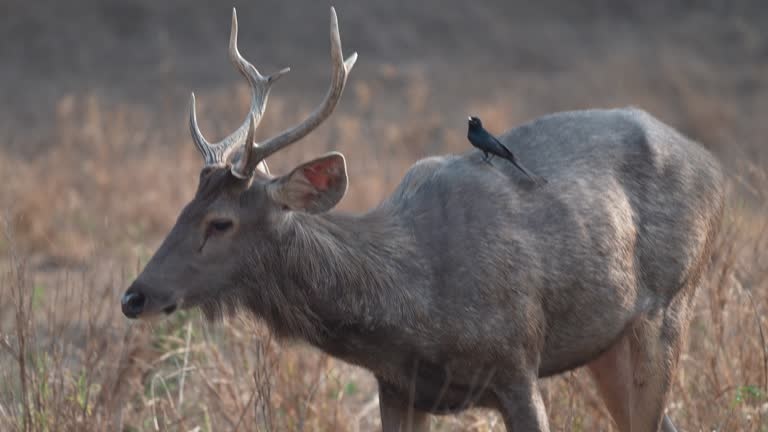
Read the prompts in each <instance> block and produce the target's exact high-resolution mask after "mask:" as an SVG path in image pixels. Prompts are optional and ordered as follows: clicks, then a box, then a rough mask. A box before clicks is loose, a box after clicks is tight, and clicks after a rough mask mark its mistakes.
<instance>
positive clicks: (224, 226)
mask: <svg viewBox="0 0 768 432" xmlns="http://www.w3.org/2000/svg"><path fill="white" fill-rule="evenodd" d="M231 228H232V221H231V220H229V219H214V220H212V221H210V222H208V233H209V234H221V233H224V232H226V231H229V229H231Z"/></svg>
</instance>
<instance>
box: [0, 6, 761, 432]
mask: <svg viewBox="0 0 768 432" xmlns="http://www.w3.org/2000/svg"><path fill="white" fill-rule="evenodd" d="M333 4H334V6H335V7H336V9H337V13H338V16H339V24H340V29H341V39H342V44H343V47H344V51H345V53H346V54H347V55H348V54H350V53H351V52H352V51H357V52H358V53H359V54H360V58H359V60H358V62H357V65H356V66H355V68H354V69H353V71H352V74H351V77H350V80H349V82H348V86H347V88H346V90H345V93H344V96H343V98H342V101H341V103H340V104H339V106H338V108H337V110H336V112H335V113H334V115H333V116H332V117H331V118H330V119H329V120H328V121H327V122H326V123H325V124H324V125H323V126H322V127H320V128H319V129H318V130H317V131H315V132H314V133H313V134H312V135H310V136H309V137H307V138H306V139H305V140H304V141H303V142H302V143H301V144H298V145H296V146H292V147H291V148H289V149H288V150H286V151H284V152H282V153H280V154H278V155H276V156H274V157H272V158H271V159H270V161H269V162H270V167H271V169H272V171H274V172H277V173H284V172H286V171H288V170H290V169H291V168H292V167H293V166H294V165H296V164H298V163H300V162H303V161H305V160H307V159H309V158H312V157H315V156H317V155H319V154H321V153H323V152H326V151H328V150H339V151H342V152H343V153H344V154H345V155H346V156H347V161H348V164H349V170H350V190H349V192H348V194H347V196H346V197H345V199H344V200H343V201H342V203H341V208H342V209H343V210H351V211H358V210H364V209H366V208H369V207H371V206H373V205H375V204H376V203H378V202H379V201H380V200H381V199H382V198H383V197H385V196H386V195H387V194H388V193H389V192H390V191H391V190H392V189H393V188H394V187H395V186H396V185H397V183H398V182H399V180H400V178H401V177H402V175H403V173H404V172H405V171H406V170H407V169H408V167H409V166H410V165H411V164H412V163H413V162H415V161H416V160H417V159H419V158H421V157H424V156H427V155H431V154H440V153H447V152H460V151H464V150H465V149H467V148H468V143H467V142H466V138H465V135H466V117H467V115H469V114H475V115H479V116H480V117H481V118H482V119H483V120H484V123H485V125H486V127H487V128H488V129H489V130H491V131H492V132H494V133H497V134H500V133H502V132H504V131H506V130H508V129H511V128H513V127H515V126H517V125H520V124H522V123H524V122H526V121H528V120H531V119H533V118H535V117H537V116H539V115H543V114H546V113H550V112H554V111H561V110H572V109H582V108H602V107H620V106H627V105H634V106H638V107H640V108H643V109H645V110H647V111H649V112H651V113H652V114H653V115H655V116H656V117H658V118H660V119H661V120H663V121H665V122H666V123H668V124H670V125H672V126H674V127H676V128H678V129H679V130H681V131H682V132H683V133H685V134H686V135H688V136H690V137H691V138H693V139H695V140H697V141H699V142H701V143H702V145H704V146H705V147H707V148H708V149H710V150H711V151H712V152H713V153H715V154H716V155H717V156H718V157H719V158H720V159H721V160H722V161H723V163H724V165H725V166H726V171H727V173H728V177H729V191H730V193H729V204H728V210H727V214H726V220H725V221H724V227H723V230H722V235H721V238H720V239H719V243H718V248H717V251H716V253H715V257H714V258H713V262H712V265H711V266H710V267H711V268H710V270H709V272H708V274H707V278H706V281H705V283H704V284H703V285H702V287H701V289H700V291H699V294H698V297H697V306H696V311H695V318H694V322H693V325H692V328H691V332H690V346H689V347H688V349H687V351H686V352H685V353H684V355H683V357H682V360H681V370H680V372H679V373H678V376H677V377H676V380H675V388H674V392H673V395H672V400H671V401H670V404H669V412H670V415H671V416H672V418H673V419H674V420H675V422H676V424H677V425H678V427H679V428H681V429H682V430H721V431H729V430H740V431H741V430H744V431H765V430H768V398H766V391H768V354H766V350H767V349H768V347H766V342H765V337H764V331H766V327H765V326H766V322H765V318H764V316H765V315H766V312H768V259H766V258H765V256H764V253H763V251H764V250H765V247H766V245H767V244H768V220H767V218H766V214H768V213H766V210H768V206H767V204H768V200H767V199H766V198H767V195H766V190H768V189H767V188H766V186H768V178H767V177H766V157H768V151H767V150H768V143H767V142H766V137H768V122H767V121H766V120H765V118H766V113H767V112H768V7H766V5H765V3H764V2H763V1H759V0H737V1H720V0H702V1H688V0H677V1H645V2H634V1H625V0H618V1H608V0H585V1H580V2H569V1H556V0H543V1H539V2H535V4H534V3H532V2H523V1H487V2H482V3H480V2H467V1H456V0H424V1H420V2H415V1H402V0H391V1H388V2H373V1H360V0H357V1H353V0H339V1H337V2H334V3H333ZM329 5H330V3H328V2H324V1H310V0H296V1H285V0H282V1H278V0H250V1H235V2H220V1H204V0H193V1H180V0H168V1H164V2H157V1H150V0H123V1H105V0H102V1H97V0H70V1H67V2H61V1H37V2H27V1H21V0H0V209H2V212H3V213H2V215H0V218H1V219H0V220H2V221H3V229H2V235H1V236H0V276H1V277H2V278H0V430H125V431H144V430H185V431H190V430H199V431H205V430H298V429H303V430H329V431H331V430H332V431H336V430H349V431H358V430H360V431H367V430H376V427H378V426H377V422H378V405H377V400H376V398H375V391H374V386H373V382H372V380H371V378H370V377H369V376H368V374H367V373H365V372H364V371H361V370H359V369H355V368H352V367H350V366H347V365H344V364H342V363H340V362H337V361H334V360H332V359H329V358H327V357H325V356H323V355H320V354H318V353H316V352H315V351H313V350H311V349H308V348H306V347H302V346H286V345H279V344H276V343H274V341H272V340H271V338H270V337H269V335H268V334H267V333H265V332H264V331H263V329H262V328H261V327H260V325H259V324H258V323H252V322H250V321H248V320H246V319H244V318H236V319H233V320H230V321H228V322H225V323H220V324H215V325H209V324H205V323H204V322H203V321H202V320H201V319H200V317H199V316H198V314H197V313H196V312H194V311H192V312H184V313H178V314H176V315H174V316H173V318H172V319H170V320H165V321H162V322H158V323H154V324H152V325H147V324H132V323H127V322H126V320H125V319H123V318H122V316H121V315H120V313H119V304H118V299H119V296H120V294H121V293H122V291H123V290H124V288H125V287H126V286H127V284H128V283H129V281H130V280H131V279H132V278H133V277H134V276H135V275H136V273H137V271H138V270H139V269H140V268H141V266H142V265H143V263H145V262H146V260H147V259H148V258H149V256H151V254H152V252H153V251H154V249H155V248H156V246H157V245H158V244H159V241H160V240H162V238H163V236H164V234H165V233H166V232H167V230H168V229H169V228H170V227H171V226H172V224H173V222H174V220H175V218H176V216H177V215H178V212H179V211H180V209H181V207H182V206H183V205H184V204H185V203H186V202H187V201H188V200H189V199H190V198H191V197H192V195H193V193H194V190H195V188H196V186H197V175H198V173H199V169H200V167H201V159H200V157H199V155H198V154H197V152H196V150H195V149H194V146H193V145H192V141H191V139H190V137H189V134H188V129H187V124H186V116H187V109H188V103H189V94H190V92H191V91H193V90H194V91H195V93H196V95H197V98H198V119H199V122H200V125H201V129H202V131H203V134H204V135H206V137H208V138H209V140H218V139H220V138H221V137H223V136H224V135H226V134H228V133H230V132H231V131H232V130H233V129H234V128H235V127H237V126H238V125H239V124H240V123H241V122H242V121H243V117H244V115H245V113H246V112H247V107H248V103H249V95H248V91H247V87H246V86H245V85H244V83H243V82H242V79H241V77H240V75H239V74H237V73H236V72H235V70H234V69H233V68H232V67H231V65H230V64H229V61H228V59H227V53H226V47H227V40H228V37H229V25H230V14H231V7H232V6H236V7H237V10H238V17H239V22H240V36H239V46H240V51H241V53H242V54H243V55H244V56H245V57H246V58H247V59H248V60H250V61H251V62H252V63H254V64H255V65H256V67H257V68H259V69H260V71H261V72H262V73H271V72H274V71H276V70H278V69H280V68H283V67H286V66H290V67H291V68H292V71H291V72H290V74H288V75H287V76H286V77H285V78H283V79H282V80H281V81H280V82H279V83H278V84H276V85H275V87H274V88H273V90H272V93H271V97H270V101H269V106H268V107H267V110H266V115H265V117H264V121H263V122H262V123H261V126H260V128H259V130H258V136H259V137H261V138H264V137H267V136H270V135H272V134H275V133H278V132H279V131H281V130H282V129H284V128H286V127H289V126H292V125H294V124H295V123H297V122H299V121H300V120H301V119H302V118H303V117H304V116H305V115H307V114H308V113H309V112H310V111H311V110H312V109H313V108H314V107H315V106H316V105H317V104H318V103H319V101H320V100H321V98H322V97H323V95H324V93H325V91H326V89H327V85H328V82H329V71H330V68H329V41H328V14H329V11H328V7H329ZM542 386H544V388H545V389H546V390H547V406H548V409H549V411H550V418H551V422H552V428H553V430H613V426H612V425H611V422H610V420H609V418H608V416H607V414H606V411H605V409H604V408H603V407H602V405H601V402H599V399H598V398H597V397H596V395H595V392H594V390H593V389H592V384H591V382H590V381H589V377H588V376H587V374H586V373H584V372H581V371H577V372H572V373H569V374H566V375H565V376H563V377H559V378H556V379H551V380H546V381H544V382H543V383H542ZM434 421H435V423H434V424H435V428H436V429H437V430H446V431H448V430H451V431H453V430H476V431H490V430H501V429H500V428H501V425H500V423H499V421H498V419H497V417H496V416H495V415H494V414H493V413H489V412H485V411H472V412H469V413H467V414H465V415H462V416H459V417H455V418H454V417H444V418H439V419H435V420H434Z"/></svg>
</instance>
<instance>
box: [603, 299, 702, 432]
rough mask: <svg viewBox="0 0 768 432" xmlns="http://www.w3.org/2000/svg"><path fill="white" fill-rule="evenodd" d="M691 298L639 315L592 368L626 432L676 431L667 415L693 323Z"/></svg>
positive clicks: (611, 411)
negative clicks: (685, 340)
mask: <svg viewBox="0 0 768 432" xmlns="http://www.w3.org/2000/svg"><path fill="white" fill-rule="evenodd" d="M687 303H688V299H687V296H686V295H681V296H679V297H678V298H676V299H675V300H674V301H673V302H672V303H671V304H670V305H669V306H668V307H667V308H666V309H665V310H662V311H658V313H656V314H654V315H652V316H643V317H640V318H639V319H638V320H637V321H635V322H634V323H632V324H631V325H630V326H629V328H628V329H627V330H626V331H625V332H624V335H623V336H622V337H621V338H620V339H619V340H618V341H617V342H616V344H614V346H613V347H612V348H611V349H609V350H608V351H607V352H605V353H603V354H602V355H601V356H600V357H598V358H597V359H595V360H593V361H592V362H591V363H590V364H589V365H588V366H589V370H590V372H591V373H592V376H593V378H594V380H595V382H596V383H597V386H598V389H599V391H600V394H601V396H602V397H603V400H604V401H605V404H606V406H607V407H608V410H609V411H610V413H611V416H612V417H613V420H614V421H615V422H616V425H617V426H618V428H619V430H620V431H622V432H657V431H660V430H661V431H663V432H675V427H674V426H673V425H672V422H671V421H670V420H669V418H668V417H667V416H666V415H665V414H664V408H665V406H666V403H667V398H668V395H669V391H670V388H671V383H672V378H673V376H674V373H675V370H676V368H677V361H678V358H679V356H680V351H681V348H682V345H683V341H684V338H685V333H686V330H687V325H688V313H687V309H688V304H687Z"/></svg>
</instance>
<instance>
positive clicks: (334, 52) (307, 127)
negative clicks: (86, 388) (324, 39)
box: [251, 7, 357, 161]
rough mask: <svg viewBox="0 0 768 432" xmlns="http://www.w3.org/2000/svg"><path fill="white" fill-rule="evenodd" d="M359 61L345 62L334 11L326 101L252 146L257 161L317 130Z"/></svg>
mask: <svg viewBox="0 0 768 432" xmlns="http://www.w3.org/2000/svg"><path fill="white" fill-rule="evenodd" d="M356 61H357V53H356V52H355V53H352V55H350V56H349V57H348V58H347V59H346V60H344V57H343V55H342V51H341V37H340V36H339V22H338V19H337V18H336V10H335V9H334V8H333V7H331V63H332V72H331V85H330V87H329V88H328V93H327V94H326V95H325V99H323V102H322V103H321V104H320V106H318V107H317V108H316V109H315V110H314V111H313V112H312V113H311V114H310V115H309V116H308V117H307V118H306V119H305V120H304V121H303V122H301V123H300V124H298V125H296V126H294V127H293V128H290V129H288V130H286V131H283V132H282V133H280V134H279V135H277V136H275V137H272V138H270V139H269V140H267V141H266V142H264V143H262V144H261V145H259V146H253V148H251V151H253V152H255V153H256V155H254V156H255V157H256V160H258V161H261V160H263V159H265V158H267V157H268V156H269V155H271V154H273V153H275V152H277V151H279V150H280V149H282V148H285V147H287V146H288V145H290V144H292V143H294V142H296V141H298V140H300V139H302V138H304V137H305V136H306V135H307V134H309V133H310V132H312V131H313V130H314V129H315V128H317V127H318V126H319V125H320V124H321V123H322V122H323V121H325V119H327V118H328V116H330V115H331V113H332V112H333V110H334V109H335V108H336V105H337V104H338V102H339V99H340V98H341V94H342V92H343V90H344V85H345V84H346V81H347V77H348V76H349V72H350V70H352V67H353V66H354V65H355V62H356Z"/></svg>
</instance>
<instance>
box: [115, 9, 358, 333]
mask: <svg viewBox="0 0 768 432" xmlns="http://www.w3.org/2000/svg"><path fill="white" fill-rule="evenodd" d="M229 58H230V60H231V61H232V63H233V64H234V66H235V67H236V68H237V70H238V71H239V72H240V73H241V74H242V75H243V76H244V77H245V78H246V80H247V81H248V83H249V85H250V88H251V107H250V110H249V113H248V116H247V117H246V119H245V121H244V122H243V124H242V125H241V126H240V127H239V128H238V129H237V130H235V131H234V132H233V133H232V134H231V135H229V136H228V137H226V138H224V139H223V140H221V141H220V142H217V143H209V142H208V141H207V140H206V139H205V137H203V135H202V133H201V132H200V129H199V127H198V125H197V117H196V113H195V97H194V94H192V98H191V104H190V113H189V128H190V132H191V133H192V139H193V141H194V144H195V146H196V147H197V149H198V150H199V151H200V153H201V154H202V156H203V161H204V167H203V169H202V171H201V173H200V179H199V185H198V189H197V192H196V194H195V197H194V198H193V199H192V201H190V202H189V203H188V204H187V205H186V206H185V208H184V209H183V210H182V212H181V214H180V215H179V217H178V219H177V221H176V224H175V226H174V227H173V228H172V229H171V231H170V233H169V234H168V236H167V237H166V239H165V240H164V241H163V243H162V244H161V246H160V248H159V249H158V250H157V252H156V253H155V254H154V256H153V257H152V258H151V259H150V261H149V262H148V263H147V265H146V267H145V268H144V270H143V271H142V272H141V274H140V275H139V276H138V277H137V278H136V280H135V281H134V282H133V283H132V284H131V286H130V287H129V288H128V290H127V291H126V293H125V295H124V296H123V298H122V301H121V303H122V310H123V313H124V314H125V315H126V316H127V317H129V318H138V317H151V316H155V315H159V314H161V313H166V314H169V313H171V312H173V311H174V310H176V309H177V308H179V307H192V306H202V307H203V309H204V310H206V309H205V306H206V305H207V304H208V305H210V304H221V300H222V299H225V298H227V297H231V296H234V295H236V294H235V292H234V291H233V290H234V289H235V288H234V287H238V286H242V285H243V284H244V283H247V282H250V283H253V284H256V285H257V286H258V284H259V282H260V281H253V280H250V279H253V278H254V277H263V278H268V277H270V276H269V274H270V271H269V270H270V268H271V267H273V266H275V265H276V262H278V261H279V260H280V259H281V258H280V256H279V255H280V246H281V227H282V226H284V225H285V223H286V222H288V221H289V220H290V219H291V218H292V214H294V213H296V212H306V213H321V212H326V211H328V210H330V209H331V208H333V207H334V206H335V205H336V204H337V203H338V202H339V201H340V200H341V198H342V197H343V196H344V193H345V191H346V188H347V173H346V164H345V161H344V156H343V155H341V154H340V153H336V152H332V153H328V154H326V155H324V156H321V157H319V158H317V159H314V160H312V161H309V162H306V163H303V164H301V165H299V166H298V167H296V168H294V169H293V170H292V171H291V172H290V173H288V174H287V175H284V176H279V177H275V176H272V175H271V174H270V173H269V170H268V169H267V165H266V162H265V159H266V158H267V157H268V156H270V155H272V154H273V153H275V152H277V151H279V150H280V149H283V148H285V147H287V146H288V145H290V144H292V143H295V142H297V141H298V140H300V139H301V138H303V137H305V136H306V135H307V134H309V133H310V132H312V130H314V129H315V128H317V127H318V126H319V125H320V124H321V123H322V122H323V121H324V120H325V119H327V118H328V117H329V116H330V115H331V113H332V112H333V110H334V108H335V107H336V105H337V103H338V101H339V99H340V97H341V94H342V91H343V90H344V85H345V83H346V80H347V76H348V75H349V71H350V70H351V69H352V67H353V65H354V64H355V61H356V60H357V53H353V54H352V55H351V56H349V58H347V59H346V60H344V58H343V56H342V50H341V40H340V37H339V28H338V21H337V18H336V12H335V10H334V9H333V8H331V63H332V73H331V85H330V87H329V89H328V93H327V94H326V96H325V98H324V99H323V101H322V103H321V104H320V106H318V107H317V108H316V109H315V110H314V111H313V112H312V113H311V114H310V115H309V116H308V117H307V118H306V119H305V120H304V121H303V122H301V123H300V124H298V125H296V126H294V127H292V128H290V129H288V130H285V131H284V132H282V133H280V134H279V135H277V136H274V137H272V138H269V139H268V140H266V141H265V142H262V143H257V142H256V141H255V140H254V131H255V130H256V127H257V126H258V124H259V121H260V120H261V116H262V114H263V113H264V110H265V108H266V104H267V99H268V96H269V91H270V88H271V86H272V84H274V83H275V82H276V81H277V80H278V79H279V78H281V77H282V76H283V75H285V73H287V72H288V71H289V69H288V68H285V69H283V70H281V71H279V72H276V73H274V74H272V75H268V76H263V75H262V74H261V73H259V71H258V70H257V69H256V68H255V67H254V66H253V65H252V64H251V63H249V62H248V61H246V60H245V59H244V58H243V57H242V56H241V55H240V53H239V51H238V49H237V15H236V12H235V10H234V9H233V11H232V30H231V33H230V39H229ZM245 268H248V269H249V270H248V272H244V271H243V269H245ZM253 275H258V276H253Z"/></svg>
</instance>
